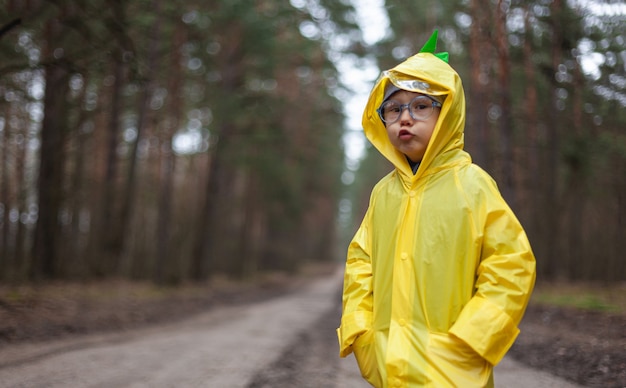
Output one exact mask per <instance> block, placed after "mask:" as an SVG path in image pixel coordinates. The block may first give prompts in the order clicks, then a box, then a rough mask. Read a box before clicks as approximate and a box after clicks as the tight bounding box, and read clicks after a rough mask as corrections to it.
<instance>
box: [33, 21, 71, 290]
mask: <svg viewBox="0 0 626 388" xmlns="http://www.w3.org/2000/svg"><path fill="white" fill-rule="evenodd" d="M60 29H61V26H60V25H59V24H58V21H55V20H51V21H49V23H48V35H47V37H48V42H56V41H57V39H58V36H59V34H60ZM50 44H52V43H50ZM55 49H56V48H55V47H49V48H48V52H47V53H46V55H45V58H49V59H52V58H53V52H54V51H55ZM57 55H58V54H57ZM45 70H46V72H45V74H46V87H45V97H44V118H43V122H42V126H41V148H40V154H39V177H38V185H37V191H38V211H39V213H38V218H37V225H36V228H35V242H34V246H33V265H32V268H31V276H32V277H33V278H35V279H40V278H54V277H55V276H56V275H57V274H58V271H59V256H58V245H59V244H58V243H59V240H58V239H59V228H60V226H59V213H60V210H61V203H62V198H63V193H62V188H63V167H64V165H65V148H64V145H65V138H66V127H65V126H66V123H65V118H66V117H67V112H66V106H65V96H66V94H67V91H68V80H69V72H68V70H67V68H66V66H65V65H64V63H63V62H59V61H57V62H49V64H48V65H47V66H46V69H45Z"/></svg>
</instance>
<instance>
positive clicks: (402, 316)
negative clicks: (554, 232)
mask: <svg viewBox="0 0 626 388" xmlns="http://www.w3.org/2000/svg"><path fill="white" fill-rule="evenodd" d="M436 44H437V31H435V32H434V33H433V35H432V36H431V38H430V39H429V41H428V42H427V43H426V45H424V48H422V50H421V51H420V52H419V53H418V54H416V55H414V56H413V57H411V58H409V59H407V60H406V61H405V62H403V63H401V64H399V65H398V66H396V67H395V68H393V69H391V70H388V71H385V72H383V73H382V76H381V78H380V79H379V80H378V82H377V83H376V85H375V86H374V88H373V90H372V92H371V94H370V97H369V101H368V103H367V105H366V107H365V111H364V113H363V127H364V131H365V134H366V136H367V138H368V139H369V140H370V142H371V143H372V144H373V145H374V146H375V147H376V148H377V149H378V151H379V152H380V153H382V154H383V155H384V156H385V157H386V158H387V159H388V160H389V161H390V162H391V163H393V165H394V166H395V169H394V170H393V171H392V172H391V173H390V174H388V175H387V176H385V177H384V178H383V179H381V180H380V182H378V184H376V186H375V187H374V189H373V191H372V194H371V198H370V203H369V208H368V210H367V213H366V214H365V217H364V219H363V221H362V223H361V226H360V228H359V229H358V231H357V232H356V235H355V236H354V238H353V240H352V242H351V243H350V246H349V248H348V257H347V261H346V270H345V271H346V272H345V278H344V288H343V315H342V319H341V326H340V327H339V329H337V334H338V337H339V346H340V356H341V357H345V356H347V355H349V354H350V353H352V352H354V354H355V357H356V360H357V362H358V364H359V368H360V369H361V374H362V375H363V377H364V378H365V379H366V380H367V381H368V382H369V383H370V384H372V385H374V386H376V387H418V386H431V387H463V388H466V387H483V386H487V387H492V386H493V384H494V383H493V367H494V365H496V364H497V363H498V362H499V361H500V360H501V359H502V357H503V356H504V355H505V353H506V352H507V351H508V349H509V348H510V347H511V345H512V344H513V342H514V340H515V338H516V336H517V334H518V333H519V329H518V328H517V325H518V324H519V322H520V320H521V318H522V315H523V314H524V310H525V309H526V305H527V303H528V299H529V297H530V293H531V291H532V288H533V286H534V282H535V258H534V256H533V253H532V251H531V247H530V245H529V243H528V239H527V237H526V234H525V233H524V230H523V229H522V226H521V225H520V223H519V221H518V220H517V219H516V217H515V215H514V214H513V213H512V211H511V210H510V208H509V207H508V205H507V204H506V203H505V201H504V200H503V198H502V197H501V195H500V193H499V191H498V188H497V187H496V184H495V183H494V181H493V180H492V178H491V177H490V176H489V175H488V174H487V173H486V172H485V171H483V170H482V169H480V168H479V167H478V166H476V165H474V164H472V161H471V158H470V155H469V154H468V153H467V152H465V151H464V150H463V130H464V125H465V97H464V94H463V86H462V85H461V80H460V78H459V75H458V74H457V73H456V72H455V71H454V70H453V69H452V68H451V67H450V66H449V65H448V64H447V61H448V55H447V53H438V54H435V53H434V51H435V48H436Z"/></svg>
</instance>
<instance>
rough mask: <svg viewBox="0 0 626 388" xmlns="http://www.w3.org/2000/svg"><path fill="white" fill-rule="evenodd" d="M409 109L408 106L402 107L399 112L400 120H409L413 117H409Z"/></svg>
mask: <svg viewBox="0 0 626 388" xmlns="http://www.w3.org/2000/svg"><path fill="white" fill-rule="evenodd" d="M409 109H410V108H409V107H406V108H404V109H402V112H400V120H411V119H412V118H413V117H411V112H410V111H409Z"/></svg>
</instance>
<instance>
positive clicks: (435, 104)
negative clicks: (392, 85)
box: [376, 94, 443, 124]
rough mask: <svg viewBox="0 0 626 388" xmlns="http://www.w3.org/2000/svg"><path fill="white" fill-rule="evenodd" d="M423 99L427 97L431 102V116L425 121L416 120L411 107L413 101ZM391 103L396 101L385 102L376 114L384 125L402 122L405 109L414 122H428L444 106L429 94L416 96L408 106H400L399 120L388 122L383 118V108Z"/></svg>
mask: <svg viewBox="0 0 626 388" xmlns="http://www.w3.org/2000/svg"><path fill="white" fill-rule="evenodd" d="M422 97H426V98H428V99H429V100H430V101H431V108H432V110H431V111H430V114H429V115H428V116H427V117H425V118H423V119H420V118H416V117H414V116H413V113H412V112H411V109H410V107H411V104H412V103H413V101H415V100H416V99H418V98H422ZM390 101H395V100H387V101H384V102H383V103H382V104H380V107H378V109H376V113H378V117H380V120H381V121H382V122H383V124H393V123H395V122H396V121H398V120H400V117H402V113H404V110H405V109H406V110H408V111H409V116H411V118H412V119H413V120H416V121H426V120H428V119H429V118H430V116H432V114H433V112H434V111H435V108H441V107H442V106H443V104H442V103H440V102H439V101H437V100H435V99H434V98H432V97H431V96H429V95H427V94H421V95H419V96H415V97H414V98H412V99H411V101H409V102H408V104H400V113H399V114H398V118H397V119H395V120H393V121H386V120H385V119H384V117H383V106H384V105H385V104H386V103H387V102H390ZM395 102H397V101H395Z"/></svg>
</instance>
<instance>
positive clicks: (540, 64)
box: [0, 0, 626, 284]
mask: <svg viewBox="0 0 626 388" xmlns="http://www.w3.org/2000/svg"><path fill="white" fill-rule="evenodd" d="M378 3H380V4H378ZM378 3H377V2H376V1H368V2H360V1H356V0H354V1H350V0H291V1H265V0H263V1H261V0H208V1H196V0H188V1H180V0H170V1H162V0H126V1H122V0H90V1H86V0H74V1H68V0H0V58H2V60H1V61H0V282H9V283H16V284H19V283H29V282H40V281H43V280H91V279H104V278H125V279H142V280H150V281H154V282H155V283H158V284H179V283H181V282H184V281H203V280H207V279H211V278H212V277H214V276H218V275H219V276H228V277H233V278H246V277H250V276H254V275H255V274H258V273H262V272H266V271H286V272H296V271H298V270H299V269H300V268H302V267H303V266H304V265H307V264H309V263H316V262H341V261H342V260H344V255H345V250H346V247H347V242H348V239H349V238H350V237H351V234H352V233H354V231H355V230H356V226H357V225H358V222H360V218H361V217H362V215H363V213H364V211H365V206H366V205H367V201H368V198H369V193H370V190H371V188H372V187H373V185H374V183H375V182H377V181H378V180H379V179H380V178H381V177H382V176H383V175H385V174H386V173H387V172H388V171H389V170H390V168H391V166H390V165H389V164H388V163H387V162H386V161H384V160H383V159H382V158H381V157H380V156H379V155H378V154H377V152H376V151H375V150H374V149H373V148H371V147H369V146H368V145H367V144H365V142H364V141H363V140H362V139H361V140H359V136H362V135H361V134H360V132H359V131H358V128H357V129H355V128H351V127H350V126H349V125H348V124H347V123H348V117H349V116H350V115H352V116H354V115H356V116H358V117H360V114H361V111H362V108H363V105H359V104H358V103H356V104H355V103H348V101H349V100H351V99H352V98H354V97H355V95H358V94H359V93H360V94H361V96H360V97H365V96H363V94H367V93H368V90H367V89H366V90H365V91H364V90H363V89H362V88H361V89H357V88H355V87H354V85H353V84H352V83H351V82H348V81H346V80H347V79H349V76H350V74H352V75H353V76H354V75H355V74H357V75H364V74H368V75H369V74H373V76H370V77H369V78H368V79H362V81H363V82H364V83H365V84H367V85H369V86H370V87H371V86H373V83H374V81H375V79H376V76H377V74H378V72H380V70H383V69H387V68H390V67H393V66H394V65H395V64H397V63H399V62H401V61H402V60H404V59H405V58H406V57H408V56H410V55H412V54H414V53H415V52H417V51H418V50H419V48H420V47H421V45H422V44H423V43H424V42H425V41H426V39H427V38H428V37H429V36H430V34H431V33H432V31H433V30H434V29H438V30H439V36H440V41H439V47H438V48H439V51H448V52H449V53H450V64H451V65H452V66H453V67H454V68H455V69H456V70H457V71H458V72H459V74H460V75H461V77H462V79H463V82H464V87H465V92H466V98H467V112H468V114H467V117H468V120H467V126H466V131H465V145H466V149H467V150H468V151H469V152H470V153H471V155H472V157H473V160H474V162H476V163H477V164H479V165H480V166H481V167H483V168H484V169H486V170H487V171H488V172H489V173H490V174H491V175H492V176H493V177H494V178H495V179H496V181H497V182H498V185H499V187H500V190H501V191H502V193H503V195H504V197H505V198H506V199H507V201H508V202H509V204H510V205H511V207H512V208H513V210H514V211H515V213H516V214H517V215H518V217H519V219H520V221H521V222H522V224H523V225H524V227H525V229H526V231H527V233H528V235H529V238H530V241H531V244H532V245H533V250H534V251H535V255H536V257H537V263H538V271H539V279H540V280H541V279H544V280H552V279H558V280H567V281H580V280H583V281H598V282H617V281H626V260H624V252H626V110H625V109H624V107H625V106H626V31H625V30H626V6H625V5H624V4H623V2H621V1H612V0H598V1H592V0H589V1H583V0H533V1H517V0H509V1H505V0H456V1H453V0H445V1H433V0H425V1H419V2H417V1H416V2H400V1H391V0H388V1H382V0H381V1H379V2H378ZM376 4H377V5H378V6H375V5H376ZM363 7H370V9H369V10H370V12H369V13H370V14H372V13H373V15H370V17H369V18H368V20H367V21H366V22H364V21H363V19H362V15H363V12H364V10H363ZM372 10H374V11H375V12H374V11H372ZM366 11H367V10H366ZM368 23H369V24H375V25H377V26H378V28H379V29H380V28H381V26H382V29H383V32H384V34H383V35H382V36H381V37H380V38H378V39H375V40H372V39H367V36H366V29H367V24H368ZM346 64H349V66H346ZM372 68H374V69H375V71H373V72H372V71H371V69H372ZM361 78H363V76H362V77H361ZM365 78H367V77H365ZM355 110H356V112H355ZM355 144H362V151H361V153H360V154H359V156H358V157H357V158H354V157H349V156H348V153H347V150H348V149H350V148H351V147H354V145H355Z"/></svg>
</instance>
